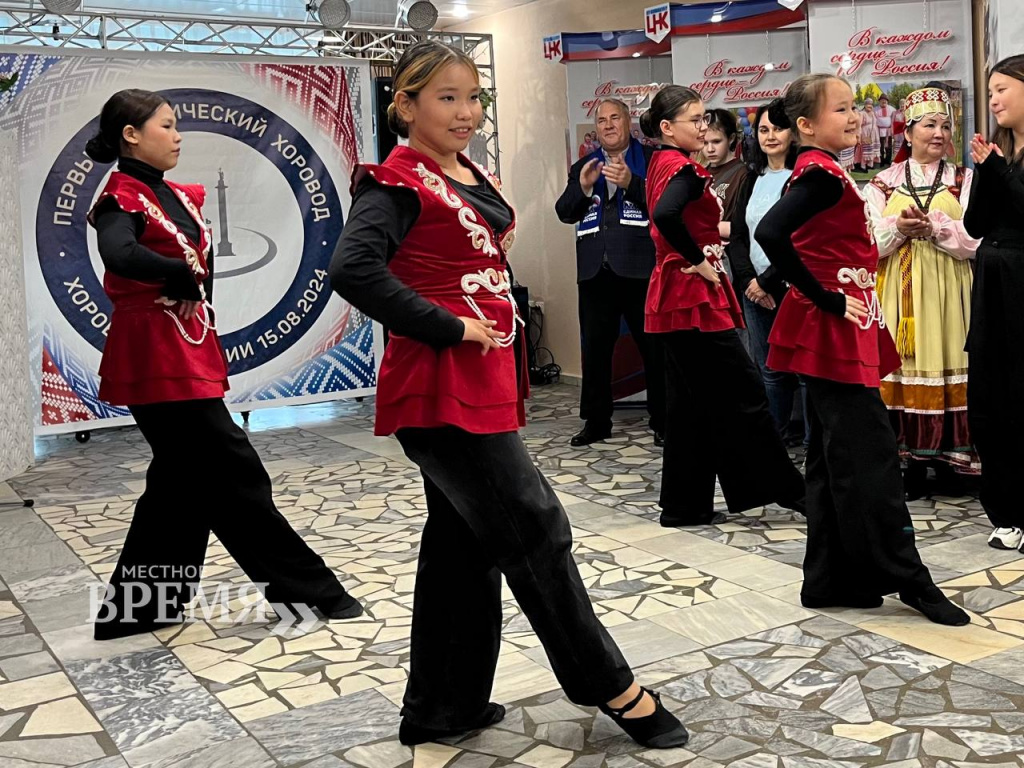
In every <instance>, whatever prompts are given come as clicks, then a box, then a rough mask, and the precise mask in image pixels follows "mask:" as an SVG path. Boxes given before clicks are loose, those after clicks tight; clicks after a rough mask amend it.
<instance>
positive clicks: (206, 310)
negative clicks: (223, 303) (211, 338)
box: [161, 299, 217, 347]
mask: <svg viewBox="0 0 1024 768" xmlns="http://www.w3.org/2000/svg"><path fill="white" fill-rule="evenodd" d="M161 303H163V304H167V305H168V306H174V305H176V304H177V303H178V302H176V301H174V300H173V299H165V300H164V301H163V302H161ZM212 311H213V305H212V304H210V302H208V301H204V302H203V303H202V304H200V305H199V308H198V309H197V310H196V319H197V320H199V324H200V325H202V326H203V333H202V335H201V336H200V337H199V338H198V339H193V338H192V337H191V336H189V335H188V331H186V330H185V326H183V325H182V324H181V320H179V319H178V315H177V314H176V313H175V312H172V311H171V310H169V309H165V310H164V314H165V315H167V316H168V317H169V318H171V320H173V321H174V324H175V325H176V326H178V332H179V333H181V336H182V338H183V339H185V341H187V342H188V343H189V344H193V345H194V346H197V347H198V346H199V345H200V344H202V343H203V342H204V341H206V336H207V334H208V333H209V332H210V331H216V330H217V326H216V325H214V322H215V321H214V320H213V319H211V317H210V313H211V312H212Z"/></svg>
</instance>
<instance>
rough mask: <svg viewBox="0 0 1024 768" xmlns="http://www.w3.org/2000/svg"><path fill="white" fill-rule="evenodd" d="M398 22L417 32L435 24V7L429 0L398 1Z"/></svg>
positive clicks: (430, 27) (424, 30)
mask: <svg viewBox="0 0 1024 768" xmlns="http://www.w3.org/2000/svg"><path fill="white" fill-rule="evenodd" d="M398 20H399V21H400V22H401V23H403V24H405V25H406V26H407V27H411V28H412V29H414V30H416V31H417V32H426V31H427V30H428V29H432V28H433V26H434V25H435V24H436V23H437V7H436V6H435V5H434V4H433V3H431V2H430V0H398Z"/></svg>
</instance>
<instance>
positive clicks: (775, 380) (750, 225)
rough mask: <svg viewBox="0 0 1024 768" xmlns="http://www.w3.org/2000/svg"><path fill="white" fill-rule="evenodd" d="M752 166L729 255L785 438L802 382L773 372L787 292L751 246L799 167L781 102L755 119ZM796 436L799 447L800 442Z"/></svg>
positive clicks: (750, 335)
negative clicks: (775, 336)
mask: <svg viewBox="0 0 1024 768" xmlns="http://www.w3.org/2000/svg"><path fill="white" fill-rule="evenodd" d="M754 135H755V137H756V138H757V146H756V149H754V150H753V152H752V153H751V154H752V159H753V166H752V168H751V171H750V173H749V174H747V176H746V177H745V178H744V179H743V182H742V184H741V185H740V189H739V192H738V194H737V195H736V206H735V209H734V210H733V214H732V239H731V240H730V241H729V245H728V247H727V249H726V250H727V252H728V254H729V261H730V262H731V264H732V271H733V284H734V285H735V287H736V292H737V293H739V294H741V295H742V297H743V298H742V299H740V301H741V302H742V303H743V316H744V318H745V319H746V321H747V329H748V335H747V339H748V340H749V343H748V345H747V348H748V349H749V350H750V356H751V357H752V358H753V359H754V362H755V363H756V364H757V368H758V370H759V371H760V372H761V378H762V380H763V381H764V388H765V391H766V392H767V393H768V407H769V408H770V409H771V412H772V418H773V419H774V420H775V426H776V428H777V429H778V430H779V434H780V435H785V433H786V430H787V428H788V427H789V423H790V417H791V416H792V414H793V395H794V394H795V393H796V392H797V387H798V381H797V377H796V376H794V375H793V374H792V373H785V372H783V371H775V370H772V369H771V368H769V367H768V364H767V361H768V334H769V333H771V330H772V323H774V322H775V315H776V313H777V311H778V305H779V302H781V301H782V297H783V296H784V295H785V294H786V290H787V289H788V286H787V285H786V283H785V281H784V280H782V279H781V278H780V277H779V275H778V271H777V270H776V269H775V267H773V266H772V265H771V263H770V262H769V261H768V257H767V256H765V253H764V251H763V250H762V249H761V246H760V245H758V244H757V241H756V240H753V241H752V240H751V237H750V233H751V232H752V231H753V230H754V229H756V228H757V225H758V224H759V223H760V221H761V217H763V216H764V215H765V214H766V213H767V212H768V210H769V209H770V208H771V207H772V206H773V205H775V203H777V202H778V201H779V198H780V197H781V196H782V190H783V188H784V187H785V184H786V182H787V181H789V177H790V175H791V174H792V173H793V164H794V163H795V162H796V137H795V136H794V135H793V130H792V126H791V125H790V123H789V118H788V117H786V107H785V105H784V104H783V102H782V99H775V100H774V101H772V102H771V103H769V104H763V105H761V106H760V107H759V108H758V110H757V114H756V115H755V117H754ZM801 440H802V437H800V436H797V437H795V438H794V442H800V441H801Z"/></svg>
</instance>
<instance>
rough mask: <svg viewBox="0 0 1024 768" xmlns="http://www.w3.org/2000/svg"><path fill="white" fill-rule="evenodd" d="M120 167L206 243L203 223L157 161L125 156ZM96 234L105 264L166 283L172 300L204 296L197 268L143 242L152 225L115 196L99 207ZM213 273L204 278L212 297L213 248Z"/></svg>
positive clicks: (136, 276)
mask: <svg viewBox="0 0 1024 768" xmlns="http://www.w3.org/2000/svg"><path fill="white" fill-rule="evenodd" d="M117 169H118V170H119V171H120V172H121V173H124V174H127V175H129V176H131V177H132V178H135V179H138V180H139V181H141V182H142V183H143V184H145V185H146V186H148V187H149V188H150V189H152V190H153V194H154V196H155V197H156V200H157V202H158V203H159V204H160V207H161V208H163V209H164V212H165V213H166V214H167V215H168V216H170V218H171V221H173V222H174V224H175V225H176V226H177V227H178V229H180V230H181V231H182V233H184V235H185V236H186V237H187V238H188V239H189V240H191V241H192V242H193V243H199V242H200V232H199V224H198V223H197V222H196V220H195V219H194V218H193V217H192V214H190V213H189V212H188V210H187V209H186V208H185V206H184V205H183V204H182V202H181V200H179V199H178V196H177V195H176V194H174V191H173V190H172V189H171V188H170V187H169V186H167V184H166V183H164V174H163V172H162V171H159V170H157V169H156V168H154V167H153V166H151V165H148V164H146V163H143V162H141V161H139V160H135V159H134V158H130V157H122V158H121V159H120V161H118V164H117ZM95 221H96V238H97V245H98V247H99V252H100V259H101V260H102V261H103V267H104V268H105V269H106V270H107V271H109V272H112V273H113V274H115V275H118V276H119V277H124V278H127V279H129V280H140V281H143V282H163V283H164V291H163V293H164V295H165V296H167V298H169V299H177V300H182V301H199V300H200V299H201V298H202V295H201V294H200V292H199V284H198V283H196V279H195V276H194V275H193V273H192V268H191V267H189V265H188V264H187V263H186V262H185V261H184V260H183V259H175V258H170V257H168V256H161V255H160V254H159V253H157V252H156V251H153V250H151V249H149V248H147V247H146V246H144V245H140V244H139V238H140V237H141V236H142V232H143V230H144V229H145V228H146V218H145V217H144V216H143V215H142V214H140V213H127V212H126V211H122V210H121V209H120V208H118V207H117V203H116V202H115V201H114V200H112V199H111V200H107V201H104V202H103V203H102V204H100V206H99V208H98V209H97V211H96V218H95ZM207 266H208V267H209V270H210V274H209V276H208V277H207V278H206V280H205V281H204V283H203V288H204V290H205V292H206V298H207V300H208V301H211V300H212V298H213V252H212V250H211V252H210V255H209V257H208V258H207Z"/></svg>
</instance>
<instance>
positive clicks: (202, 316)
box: [89, 171, 228, 405]
mask: <svg viewBox="0 0 1024 768" xmlns="http://www.w3.org/2000/svg"><path fill="white" fill-rule="evenodd" d="M166 183H167V185H168V186H169V187H170V188H171V189H172V190H173V191H174V193H175V194H176V195H177V196H178V198H179V199H180V200H181V202H182V203H183V204H184V206H185V208H186V209H187V210H188V212H189V213H190V214H191V215H192V216H193V217H194V218H195V220H196V223H197V224H198V225H199V231H200V232H201V233H202V234H201V236H200V239H201V241H202V242H199V243H194V242H192V241H190V240H189V239H188V238H187V237H186V236H185V235H184V234H183V233H182V232H181V231H180V230H179V229H178V227H177V226H176V225H175V224H174V222H173V221H171V218H170V216H168V215H167V213H166V211H164V210H163V209H162V208H161V207H160V204H159V203H158V202H157V199H156V195H155V194H154V193H153V190H152V189H150V188H149V186H148V185H146V184H144V183H143V182H141V181H139V180H138V179H136V178H134V177H132V176H129V175H127V174H125V173H121V172H119V171H115V172H114V173H113V174H111V176H110V179H109V180H108V181H107V185H106V186H105V187H104V188H103V191H102V192H101V193H100V196H99V197H98V198H97V200H96V206H98V205H99V204H100V203H102V202H104V201H105V200H107V199H108V198H110V199H113V200H114V201H115V202H116V203H117V206H118V207H119V208H120V209H121V210H123V211H126V212H127V213H137V214H141V215H142V216H143V217H145V221H146V227H145V229H144V230H143V232H142V236H141V237H140V238H139V244H140V245H143V246H145V247H146V248H149V249H150V250H152V251H155V252H156V253H158V254H160V255H161V256H166V257H168V258H172V259H182V260H183V261H185V262H186V263H188V265H189V266H190V267H191V268H192V273H193V275H195V278H196V282H197V283H200V284H201V283H202V281H203V280H204V279H205V278H206V277H207V276H208V274H209V272H208V268H207V264H206V255H207V254H208V253H209V250H210V232H209V231H208V230H207V228H206V225H205V223H204V221H203V215H202V213H201V212H200V208H201V207H202V204H203V201H204V200H205V198H206V192H205V190H204V189H203V187H202V186H201V185H198V184H175V183H173V182H170V181H168V182H166ZM96 206H94V207H93V209H92V211H90V213H89V223H90V224H93V225H95V220H94V215H95V212H96ZM103 289H104V291H106V293H107V296H109V297H110V300H111V302H112V303H113V305H114V311H113V314H112V315H111V318H110V331H109V333H108V334H107V342H106V345H105V347H104V349H103V358H102V360H101V361H100V370H99V374H100V391H99V396H100V397H101V398H102V399H103V400H106V401H107V402H109V403H112V404H114V405H143V404H147V403H160V402H168V401H172V400H194V399H201V398H212V397H223V396H224V392H225V390H227V389H228V369H227V361H226V360H225V357H224V351H223V350H222V349H221V345H220V341H219V340H218V338H217V332H216V331H215V330H213V329H212V328H207V327H206V326H207V324H209V325H211V326H212V324H213V315H212V312H211V311H210V309H209V308H208V307H203V308H200V311H199V313H198V314H197V315H196V317H194V318H192V319H191V320H182V319H181V318H180V317H178V315H177V305H176V303H170V302H168V300H166V299H165V298H163V297H162V294H161V292H162V290H163V284H162V283H159V282H156V283H150V282H142V281H139V280H129V279H127V278H124V277H119V276H118V275H114V274H112V273H110V272H107V273H106V274H105V275H104V278H103Z"/></svg>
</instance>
